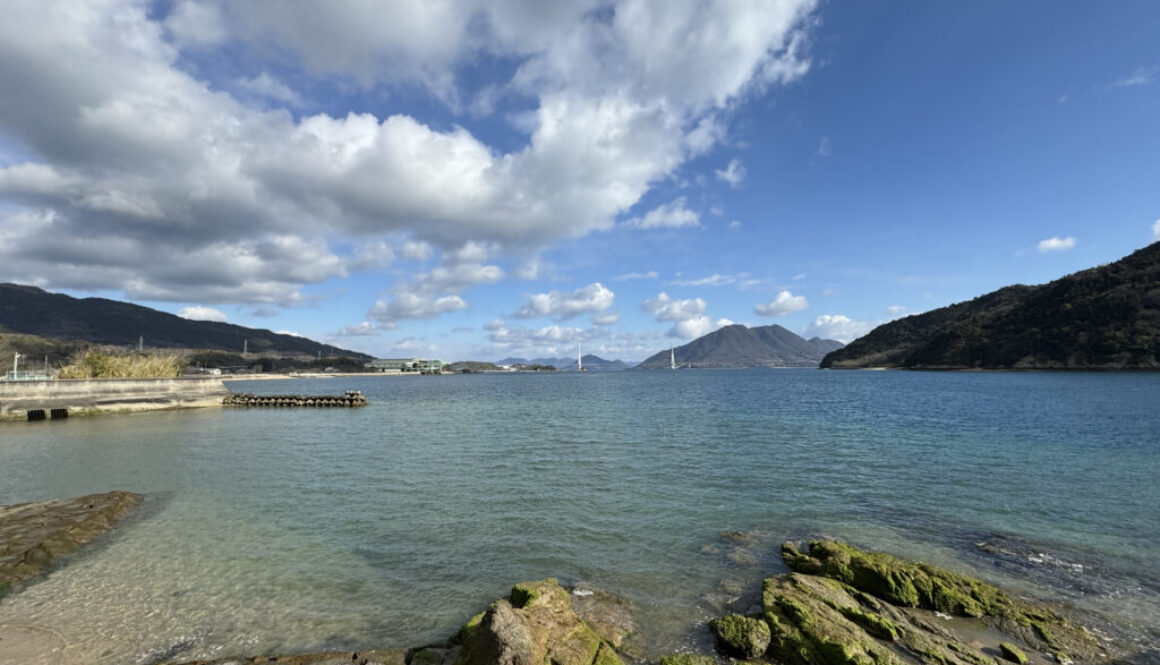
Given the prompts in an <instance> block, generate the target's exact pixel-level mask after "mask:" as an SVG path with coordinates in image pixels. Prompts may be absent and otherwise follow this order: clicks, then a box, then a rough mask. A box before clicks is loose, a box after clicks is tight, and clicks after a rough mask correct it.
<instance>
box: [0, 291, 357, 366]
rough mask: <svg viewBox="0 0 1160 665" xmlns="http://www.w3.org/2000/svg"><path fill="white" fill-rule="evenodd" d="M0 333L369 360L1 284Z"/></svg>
mask: <svg viewBox="0 0 1160 665" xmlns="http://www.w3.org/2000/svg"><path fill="white" fill-rule="evenodd" d="M0 330H2V331H4V332H12V333H23V334H27V335H36V336H38V337H45V338H49V339H64V340H83V341H86V342H92V343H95V344H109V345H116V346H136V345H137V341H138V339H139V338H140V337H144V338H145V345H146V346H148V347H149V348H181V349H212V350H221V351H231V352H234V353H239V352H241V351H242V347H243V345H245V344H248V345H249V351H250V352H251V353H255V354H262V353H272V354H280V355H286V356H292V355H296V356H317V355H318V354H319V353H320V352H321V354H322V355H324V356H332V357H333V356H347V357H350V358H365V359H370V356H368V355H366V354H363V353H357V352H355V351H348V350H346V349H340V348H338V347H335V346H330V345H329V344H319V343H318V342H315V341H314V340H310V339H306V338H305V337H297V336H295V335H283V334H279V333H275V332H271V331H269V330H260V329H256V328H246V327H244V326H238V325H234V324H232V323H218V322H214V321H190V320H189V319H183V318H181V317H180V316H175V315H173V314H168V313H166V312H159V311H157V310H155V309H150V308H148V307H142V306H140V305H134V304H131V303H126V302H120V301H117V300H107V299H105V298H73V297H71V296H67V295H64V294H60V293H49V292H47V291H44V290H42V289H39V288H37V287H35V286H21V285H18V284H0Z"/></svg>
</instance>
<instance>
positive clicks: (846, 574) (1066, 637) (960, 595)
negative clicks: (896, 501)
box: [782, 541, 1107, 662]
mask: <svg viewBox="0 0 1160 665" xmlns="http://www.w3.org/2000/svg"><path fill="white" fill-rule="evenodd" d="M782 558H783V559H784V560H785V563H786V565H787V566H789V567H790V569H791V570H794V571H797V572H799V573H804V574H807V575H819V576H822V577H826V578H829V579H832V580H835V581H838V582H842V583H843V584H846V585H849V586H850V587H852V588H854V589H856V590H858V591H862V592H864V593H866V594H870V595H871V596H874V597H877V598H880V599H882V600H885V601H887V602H889V603H891V604H893V605H897V606H901V607H919V608H922V609H927V610H934V611H936V612H943V613H946V614H950V615H953V616H960V617H974V618H978V619H980V620H981V621H982V622H983V623H985V624H987V625H990V626H993V627H995V628H997V629H999V630H1001V631H1003V632H1004V633H1007V634H1009V635H1012V636H1014V637H1017V638H1019V639H1020V640H1022V641H1023V642H1025V643H1027V644H1029V645H1031V646H1032V647H1034V648H1036V649H1039V650H1041V651H1044V652H1045V653H1051V654H1066V655H1068V656H1071V657H1072V658H1076V659H1078V660H1080V661H1083V662H1100V661H1101V660H1106V659H1107V658H1106V656H1105V655H1104V650H1103V649H1102V648H1101V647H1100V645H1099V644H1098V643H1097V642H1096V640H1095V638H1093V637H1092V636H1091V634H1090V633H1088V632H1087V631H1086V630H1084V628H1083V627H1082V626H1079V625H1078V624H1076V623H1074V622H1073V621H1071V620H1069V619H1067V618H1065V617H1063V616H1061V615H1059V614H1057V613H1056V612H1053V611H1051V610H1049V609H1046V608H1042V607H1037V606H1035V605H1032V604H1031V603H1027V602H1024V601H1021V600H1018V599H1015V598H1012V597H1010V596H1009V595H1007V594H1006V593H1005V592H1004V591H1002V590H1001V589H999V588H997V587H995V586H992V585H990V584H987V583H986V582H982V581H980V580H977V579H974V578H971V577H968V576H966V575H961V574H959V573H955V572H951V571H949V570H944V569H942V568H938V567H936V566H931V565H929V564H925V563H916V562H911V561H903V560H902V559H898V558H895V557H893V556H891V555H889V554H884V553H881V552H863V551H862V550H859V549H857V548H855V547H851V546H849V545H846V544H844V543H839V542H835V541H811V542H810V544H809V552H808V553H803V552H801V551H800V550H799V549H798V548H797V546H796V545H794V544H793V543H786V544H785V545H783V546H782Z"/></svg>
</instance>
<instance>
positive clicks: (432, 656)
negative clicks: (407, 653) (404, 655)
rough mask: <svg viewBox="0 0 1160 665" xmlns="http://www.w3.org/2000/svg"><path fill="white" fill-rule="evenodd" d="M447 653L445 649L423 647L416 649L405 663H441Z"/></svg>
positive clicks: (433, 664)
mask: <svg viewBox="0 0 1160 665" xmlns="http://www.w3.org/2000/svg"><path fill="white" fill-rule="evenodd" d="M446 655H447V651H446V650H445V649H432V648H425V649H420V650H419V651H416V652H415V654H414V655H413V656H411V660H410V661H409V662H408V663H407V665H442V663H443V658H444V657H445V656H446Z"/></svg>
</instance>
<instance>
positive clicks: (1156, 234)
mask: <svg viewBox="0 0 1160 665" xmlns="http://www.w3.org/2000/svg"><path fill="white" fill-rule="evenodd" d="M1152 239H1153V240H1160V219H1158V220H1156V221H1155V222H1153V223H1152Z"/></svg>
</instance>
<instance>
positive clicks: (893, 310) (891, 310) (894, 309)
mask: <svg viewBox="0 0 1160 665" xmlns="http://www.w3.org/2000/svg"><path fill="white" fill-rule="evenodd" d="M906 309H907V308H906V306H905V305H891V306H890V307H887V308H886V313H887V314H889V315H890V316H899V315H901V314H902V313H903V312H905V311H906Z"/></svg>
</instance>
